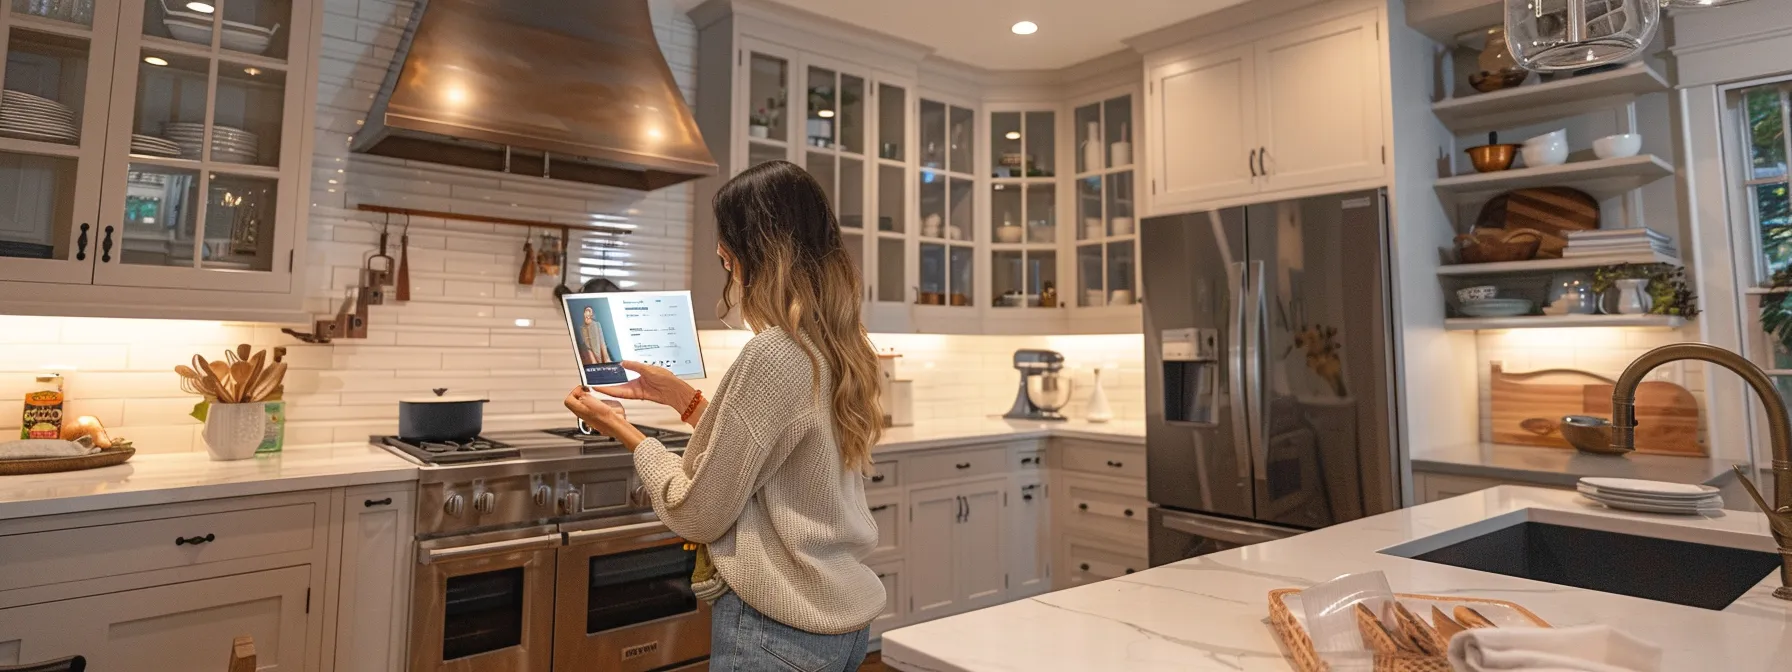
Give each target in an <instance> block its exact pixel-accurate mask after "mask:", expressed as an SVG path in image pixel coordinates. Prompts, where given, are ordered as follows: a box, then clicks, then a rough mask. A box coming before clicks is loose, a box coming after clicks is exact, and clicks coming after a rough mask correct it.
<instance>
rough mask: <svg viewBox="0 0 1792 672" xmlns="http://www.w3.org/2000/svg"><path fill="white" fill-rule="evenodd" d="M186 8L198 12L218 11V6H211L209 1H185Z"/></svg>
mask: <svg viewBox="0 0 1792 672" xmlns="http://www.w3.org/2000/svg"><path fill="white" fill-rule="evenodd" d="M187 9H191V10H193V11H195V12H199V13H200V14H210V13H212V12H215V11H218V8H216V7H213V6H212V4H211V3H209V2H189V3H187Z"/></svg>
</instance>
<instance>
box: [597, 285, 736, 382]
mask: <svg viewBox="0 0 1792 672" xmlns="http://www.w3.org/2000/svg"><path fill="white" fill-rule="evenodd" d="M561 301H562V302H563V303H564V305H565V307H566V329H567V331H568V332H569V333H570V334H571V335H572V348H573V357H574V358H576V360H577V361H578V363H579V377H580V380H581V382H583V383H584V384H585V385H588V386H597V385H616V384H619V383H625V382H628V381H630V380H633V379H634V378H636V377H637V374H635V373H633V372H630V371H629V370H627V369H624V368H622V364H621V362H622V360H625V359H626V360H630V361H635V362H641V363H643V364H652V365H654V366H659V367H664V368H666V369H668V370H671V371H672V373H673V374H674V375H676V376H678V377H679V378H702V377H704V372H703V351H702V350H701V349H700V348H699V347H698V345H697V320H696V316H695V315H693V314H692V313H691V293H690V292H689V291H673V292H603V293H599V294H567V295H566V296H565V297H562V299H561Z"/></svg>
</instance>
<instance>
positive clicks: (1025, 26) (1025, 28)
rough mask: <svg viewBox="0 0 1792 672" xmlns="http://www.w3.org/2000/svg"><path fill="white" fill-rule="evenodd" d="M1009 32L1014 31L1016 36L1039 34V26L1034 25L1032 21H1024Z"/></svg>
mask: <svg viewBox="0 0 1792 672" xmlns="http://www.w3.org/2000/svg"><path fill="white" fill-rule="evenodd" d="M1009 30H1012V31H1014V34H1015V35H1032V34H1033V33H1037V32H1039V24H1037V23H1033V22H1032V21H1022V22H1020V23H1016V24H1014V27H1012V28H1009Z"/></svg>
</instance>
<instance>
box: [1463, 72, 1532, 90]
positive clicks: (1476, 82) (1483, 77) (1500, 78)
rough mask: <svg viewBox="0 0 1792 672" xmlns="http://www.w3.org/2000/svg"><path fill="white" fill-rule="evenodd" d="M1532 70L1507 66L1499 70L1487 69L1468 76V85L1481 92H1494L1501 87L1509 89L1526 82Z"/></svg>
mask: <svg viewBox="0 0 1792 672" xmlns="http://www.w3.org/2000/svg"><path fill="white" fill-rule="evenodd" d="M1530 74H1531V73H1530V72H1529V71H1526V70H1520V69H1518V68H1506V69H1505V70H1501V71H1499V72H1487V71H1485V70H1483V71H1481V72H1477V73H1475V74H1472V75H1469V76H1468V85H1469V86H1472V87H1475V90H1476V91H1480V92H1481V93H1493V92H1495V91H1498V90H1500V89H1509V88H1512V87H1514V86H1518V85H1519V84H1523V83H1524V78H1525V77H1529V76H1530Z"/></svg>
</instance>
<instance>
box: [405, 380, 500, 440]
mask: <svg viewBox="0 0 1792 672" xmlns="http://www.w3.org/2000/svg"><path fill="white" fill-rule="evenodd" d="M433 391H434V392H435V393H436V396H434V397H424V398H421V399H403V400H400V401H399V402H398V437H399V438H401V439H404V440H406V441H470V440H472V439H474V438H476V437H478V436H479V432H480V430H481V429H484V426H485V402H486V401H488V400H486V399H478V398H473V397H449V396H443V395H445V394H446V393H447V392H448V390H447V388H436V389H435V390H433Z"/></svg>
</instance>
